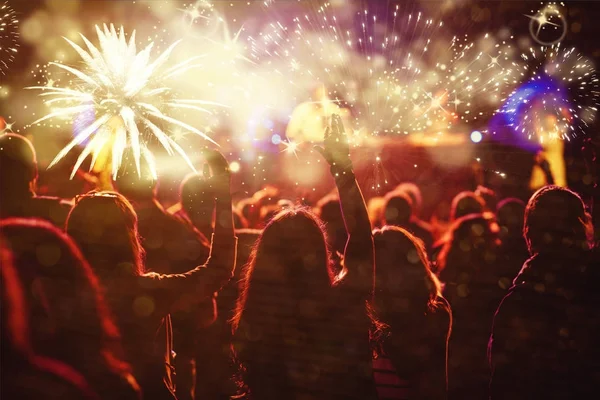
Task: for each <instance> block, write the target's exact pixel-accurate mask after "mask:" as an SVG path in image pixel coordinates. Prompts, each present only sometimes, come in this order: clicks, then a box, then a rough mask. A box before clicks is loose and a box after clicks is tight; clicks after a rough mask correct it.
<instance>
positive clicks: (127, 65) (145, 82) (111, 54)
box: [27, 24, 220, 178]
mask: <svg viewBox="0 0 600 400" xmlns="http://www.w3.org/2000/svg"><path fill="white" fill-rule="evenodd" d="M96 32H97V34H98V40H99V43H100V46H99V48H97V47H96V46H94V44H92V43H91V42H90V41H89V40H88V39H87V38H86V37H85V36H84V35H81V37H82V39H83V41H84V43H85V45H86V46H87V51H86V50H84V49H83V48H82V47H80V46H79V45H77V44H75V43H73V42H72V41H70V40H69V39H67V38H65V40H66V41H67V42H68V43H69V44H70V45H71V47H73V49H75V51H76V52H77V53H78V54H79V55H80V56H81V58H82V60H83V62H84V65H83V68H81V69H77V68H74V67H71V66H68V65H65V64H61V63H57V62H55V63H51V65H54V66H56V67H58V68H60V69H62V70H64V71H66V72H68V73H69V74H71V75H72V76H73V79H72V80H71V81H70V82H69V86H68V87H57V86H52V87H49V86H32V87H28V88H27V89H36V90H41V91H42V93H41V94H40V96H42V97H44V98H45V99H46V100H45V103H46V104H47V105H49V106H51V107H53V110H52V111H51V112H50V113H49V114H47V115H45V116H43V117H42V118H40V119H38V120H37V121H35V122H33V123H32V124H38V123H40V122H43V121H46V120H49V119H52V118H59V119H67V120H76V119H77V118H78V116H81V115H82V114H85V113H87V114H90V111H91V112H92V113H93V115H94V118H92V119H91V122H89V121H88V122H89V123H86V124H85V125H84V126H83V127H82V128H81V129H79V130H78V131H76V132H75V134H74V138H73V139H72V140H71V142H70V143H69V144H68V145H67V146H66V147H64V148H63V149H62V150H61V151H60V152H59V153H58V154H57V156H56V157H55V158H54V160H53V161H52V162H51V163H50V166H49V167H52V166H53V165H55V164H56V163H57V162H58V161H60V160H61V159H62V158H63V157H65V155H67V153H68V152H69V151H71V150H72V149H73V148H74V147H75V146H78V145H84V148H83V151H82V153H81V155H80V156H79V157H78V159H77V162H76V163H75V166H74V168H73V172H72V174H71V178H72V177H73V176H74V175H75V173H76V171H77V169H78V168H79V167H80V166H81V164H82V163H83V162H84V161H85V159H86V158H87V157H88V156H90V155H91V156H92V159H91V164H90V169H91V168H92V167H93V166H94V164H95V162H96V160H97V158H98V156H99V155H100V153H101V152H102V151H103V149H105V148H108V149H111V157H112V173H113V176H116V174H117V172H118V170H119V167H120V165H121V161H122V159H123V155H124V153H125V151H126V150H127V149H130V150H131V153H132V154H133V159H134V161H135V164H136V167H137V171H138V175H139V174H140V160H141V159H144V160H145V161H146V162H147V163H148V165H149V166H150V170H151V172H152V174H153V176H155V177H156V167H155V165H154V162H153V159H154V157H152V153H151V151H150V149H149V147H148V144H149V140H150V139H156V140H157V141H158V143H160V144H161V145H162V146H163V147H164V148H165V150H166V151H167V152H168V153H169V154H173V153H174V152H176V153H178V154H179V155H180V156H181V157H182V158H183V159H185V161H186V162H187V163H188V164H189V166H190V167H191V168H192V169H194V166H193V165H192V163H191V161H190V160H189V158H188V156H187V155H186V153H185V151H184V150H183V149H182V148H181V146H179V145H178V144H177V143H176V141H175V140H173V138H172V137H171V136H170V135H169V134H168V133H167V132H165V129H163V127H162V126H163V125H164V126H172V127H176V128H177V129H180V130H183V131H187V132H192V133H195V134H197V135H199V136H201V137H202V138H204V139H206V140H208V141H210V142H212V143H214V144H216V143H215V142H214V141H213V140H212V139H211V138H210V137H209V136H207V135H206V134H205V133H204V132H202V131H200V130H198V129H196V128H194V127H193V126H191V125H189V124H187V123H185V122H183V121H181V120H179V119H177V118H173V117H171V116H169V115H168V112H169V111H173V110H175V109H191V110H196V111H200V112H205V113H211V111H210V110H208V109H206V108H205V107H204V106H206V105H220V104H217V103H214V102H210V101H205V100H192V99H179V98H177V97H176V95H175V94H174V93H173V91H172V90H171V88H170V87H169V86H168V85H167V84H166V82H167V80H168V79H170V78H173V77H175V76H177V75H179V74H182V73H184V72H186V71H188V70H190V69H192V68H197V67H200V65H199V64H197V63H195V61H196V60H197V59H199V58H201V57H202V56H196V57H192V58H189V59H186V60H185V61H183V62H180V63H178V64H176V65H174V66H171V67H168V68H167V67H165V64H166V62H167V60H168V59H169V56H170V55H171V53H172V51H173V49H174V48H175V46H176V45H177V44H178V43H179V42H175V43H173V44H172V45H171V46H170V47H169V48H167V50H166V51H164V52H163V53H162V54H160V55H159V56H158V57H157V58H156V59H154V60H151V59H150V53H151V50H152V48H153V43H150V44H148V45H147V46H146V47H145V48H144V49H143V50H141V51H137V48H136V44H135V31H133V32H132V34H131V37H130V38H129V40H126V37H125V33H124V30H123V27H121V28H120V30H119V32H118V33H117V31H116V29H115V27H114V25H112V24H111V25H110V27H108V26H106V25H104V27H103V29H100V28H99V27H98V26H96Z"/></svg>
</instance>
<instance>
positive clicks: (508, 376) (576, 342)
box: [489, 186, 600, 400]
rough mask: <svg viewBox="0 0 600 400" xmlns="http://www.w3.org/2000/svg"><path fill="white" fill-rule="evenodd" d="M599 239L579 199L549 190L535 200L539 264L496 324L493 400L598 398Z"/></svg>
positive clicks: (535, 260)
mask: <svg viewBox="0 0 600 400" xmlns="http://www.w3.org/2000/svg"><path fill="white" fill-rule="evenodd" d="M592 235H593V228H592V225H591V223H590V216H589V214H587V213H586V211H585V208H584V204H583V202H582V201H581V199H580V198H579V196H578V195H577V194H575V193H574V192H572V191H570V190H568V189H564V188H560V187H557V186H546V187H543V188H542V189H539V190H538V191H537V192H536V193H534V194H533V196H532V197H531V199H529V202H528V204H527V208H526V209H525V224H524V236H525V240H526V242H527V246H528V248H529V252H530V253H531V258H530V259H529V260H528V261H527V262H525V264H524V265H523V268H522V270H521V272H520V273H519V275H518V276H517V277H516V278H515V280H514V286H513V287H512V288H511V290H510V292H509V294H508V295H506V297H505V298H504V300H502V303H501V304H500V307H499V308H498V311H497V312H496V315H495V318H494V325H493V333H492V337H491V339H490V350H489V355H490V366H491V370H492V377H491V383H490V398H491V399H493V400H496V399H511V400H513V399H516V400H519V399H591V398H596V396H597V395H598V393H599V392H600V380H598V377H599V376H600V361H599V360H600V343H599V342H598V338H599V337H600V317H599V315H598V304H600V302H599V301H600V295H599V292H598V278H599V271H598V266H599V265H600V264H598V259H597V258H596V259H594V258H592V256H593V254H592V252H591V251H590V247H591V238H592Z"/></svg>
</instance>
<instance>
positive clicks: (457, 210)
mask: <svg viewBox="0 0 600 400" xmlns="http://www.w3.org/2000/svg"><path fill="white" fill-rule="evenodd" d="M484 211H485V202H484V201H483V199H482V198H481V197H479V196H478V195H476V194H475V193H473V192H460V193H459V194H457V195H456V196H455V197H454V199H452V205H451V206H450V221H456V220H457V219H458V218H460V217H464V216H465V215H469V214H481V213H483V212H484Z"/></svg>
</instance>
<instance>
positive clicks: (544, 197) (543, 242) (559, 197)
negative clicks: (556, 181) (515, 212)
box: [523, 185, 593, 254]
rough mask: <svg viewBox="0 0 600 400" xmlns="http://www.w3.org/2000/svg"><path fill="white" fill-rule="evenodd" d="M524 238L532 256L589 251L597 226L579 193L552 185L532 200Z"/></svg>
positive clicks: (535, 194)
mask: <svg viewBox="0 0 600 400" xmlns="http://www.w3.org/2000/svg"><path fill="white" fill-rule="evenodd" d="M523 236H524V237H525V241H526V242H527V247H528V249H529V252H530V253H531V254H534V253H537V252H540V251H543V252H557V251H558V252H561V251H564V250H565V249H579V250H587V249H589V248H591V246H592V237H593V226H592V223H591V217H590V215H589V214H588V213H587V212H586V210H585V205H584V204H583V201H582V200H581V197H579V195H578V194H577V193H575V192H573V191H571V190H569V189H565V188H562V187H559V186H553V185H550V186H545V187H543V188H541V189H539V190H538V191H537V192H535V193H534V194H533V195H532V196H531V198H530V199H529V202H528V203H527V207H526V208H525V223H524V226H523Z"/></svg>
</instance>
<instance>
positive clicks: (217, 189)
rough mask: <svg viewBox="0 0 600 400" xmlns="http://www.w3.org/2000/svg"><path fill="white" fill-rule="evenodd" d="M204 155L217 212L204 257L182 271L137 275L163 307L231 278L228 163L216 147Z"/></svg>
mask: <svg viewBox="0 0 600 400" xmlns="http://www.w3.org/2000/svg"><path fill="white" fill-rule="evenodd" d="M205 156H206V159H207V162H208V165H209V166H210V168H211V171H212V176H211V177H209V178H208V179H209V182H210V186H211V189H212V191H213V193H215V207H216V215H217V221H216V223H215V230H214V232H213V235H212V240H211V246H210V256H209V257H208V260H207V261H206V263H205V264H204V265H202V266H199V267H196V268H194V269H192V270H190V271H188V272H186V273H183V274H170V275H162V274H156V273H149V274H145V275H143V276H142V277H140V285H141V287H142V288H143V289H144V290H149V291H153V292H156V291H158V292H161V296H160V298H161V299H163V301H161V303H163V304H162V305H163V306H165V307H167V308H169V307H171V306H172V305H173V303H174V302H176V301H177V300H179V299H180V298H183V299H185V300H187V301H193V300H200V299H202V298H206V297H208V296H210V295H211V294H212V293H214V292H215V291H217V290H219V289H220V288H221V287H222V286H223V285H224V284H225V283H227V281H229V279H231V277H232V275H233V271H234V269H235V256H236V249H237V239H236V237H235V235H234V230H233V216H232V211H231V210H232V208H231V194H230V190H229V184H230V174H229V165H228V164H227V160H226V159H225V157H223V155H222V154H221V153H219V152H218V151H210V152H209V151H207V152H206V153H205ZM154 297H156V296H154Z"/></svg>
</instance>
